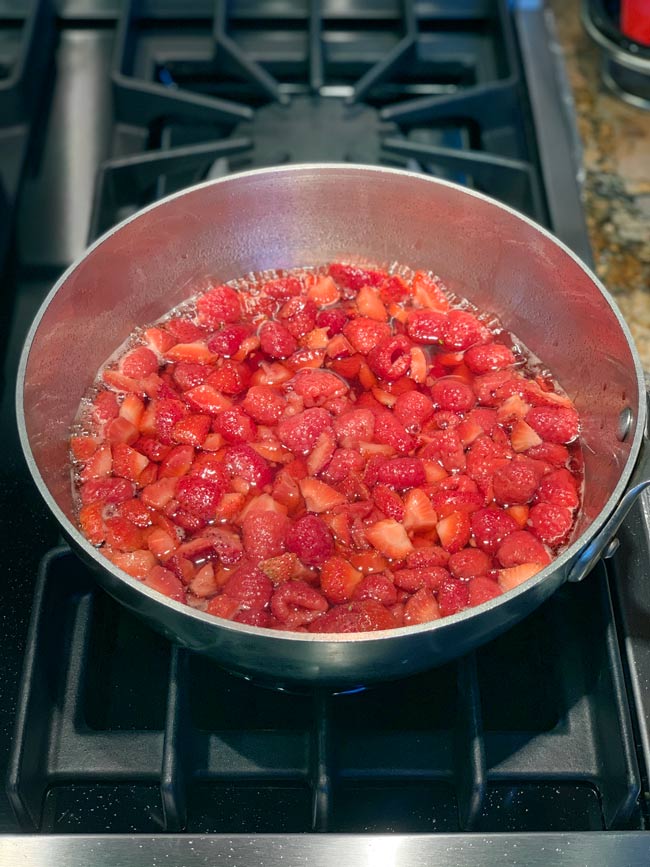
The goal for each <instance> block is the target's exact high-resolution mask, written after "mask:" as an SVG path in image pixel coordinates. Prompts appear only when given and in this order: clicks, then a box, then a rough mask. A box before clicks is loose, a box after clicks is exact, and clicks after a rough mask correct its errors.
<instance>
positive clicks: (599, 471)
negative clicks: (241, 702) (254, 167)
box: [17, 165, 649, 687]
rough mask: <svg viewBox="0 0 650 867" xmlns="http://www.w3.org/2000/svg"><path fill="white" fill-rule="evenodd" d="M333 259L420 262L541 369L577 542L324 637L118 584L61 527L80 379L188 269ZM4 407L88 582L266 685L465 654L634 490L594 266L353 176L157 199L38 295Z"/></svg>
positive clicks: (448, 197)
mask: <svg viewBox="0 0 650 867" xmlns="http://www.w3.org/2000/svg"><path fill="white" fill-rule="evenodd" d="M346 259H363V260H367V261H370V262H373V263H376V264H387V263H389V262H391V261H395V260H396V261H399V262H401V263H404V264H408V265H410V266H412V267H413V268H427V269H429V268H430V269H433V270H434V271H435V272H436V273H438V274H440V275H441V276H442V277H443V278H444V279H445V280H446V281H447V282H448V284H449V285H450V286H451V288H452V289H455V290H458V291H459V292H460V293H461V294H463V295H466V296H467V297H468V298H469V299H471V300H472V301H473V302H475V303H476V304H477V305H478V306H479V307H481V308H484V309H486V310H490V311H493V312H495V313H496V314H497V315H498V316H499V317H500V319H501V320H502V322H503V323H504V325H505V326H506V327H507V328H508V329H510V330H512V331H513V332H514V333H515V334H516V335H517V336H518V337H519V338H520V339H521V340H523V341H524V343H525V344H526V345H527V346H528V347H529V348H530V349H531V350H532V351H533V352H534V353H535V354H537V355H538V356H539V357H540V358H542V359H543V360H544V363H545V364H546V365H548V367H549V368H550V369H551V370H552V371H553V372H554V374H555V375H556V376H557V377H558V379H559V381H560V382H561V383H562V385H563V386H564V388H565V389H566V391H567V392H568V394H569V395H570V396H571V398H573V400H574V401H575V404H576V406H577V408H578V410H579V412H580V415H581V417H582V420H583V432H582V437H583V443H584V456H585V492H584V508H583V510H582V516H581V518H580V521H579V524H578V527H577V528H576V533H575V541H574V542H573V543H572V544H571V546H570V547H569V548H568V550H566V551H565V552H564V553H563V554H562V556H561V557H559V558H558V559H557V560H556V561H555V562H554V563H552V564H551V565H550V566H548V567H547V568H546V569H544V570H543V571H542V572H540V573H539V574H537V575H535V576H534V577H533V578H532V579H531V580H529V581H527V582H526V583H524V584H523V585H521V586H520V587H518V588H516V589H515V590H512V591H510V592H509V593H506V594H505V595H504V596H502V597H499V598H498V599H496V600H493V601H491V602H489V603H486V604H485V605H482V606H480V607H478V608H472V609H469V610H468V611H464V612H462V613H459V614H456V615H454V616H453V617H448V618H445V619H442V620H438V621H435V622H433V623H428V624H423V625H421V626H412V627H407V628H403V629H396V630H392V631H388V632H379V633H370V634H359V635H353V636H341V637H337V636H327V635H304V634H291V633H279V632H275V631H272V630H267V629H261V628H256V627H249V626H244V625H240V624H236V623H230V622H228V621H225V620H219V619H216V618H214V617H211V616H209V615H206V614H203V613H201V612H199V611H196V610H193V609H191V608H189V607H186V606H185V605H182V604H180V603H177V602H173V601H171V600H169V599H167V598H166V597H163V596H161V595H159V594H158V593H156V592H155V591H153V590H150V589H148V588H147V587H145V586H144V585H143V584H141V583H140V582H138V581H137V580H135V579H133V578H130V577H129V576H128V575H126V574H125V573H123V572H121V571H120V570H119V569H117V568H116V567H115V566H113V565H112V564H111V563H110V562H109V561H108V560H106V559H105V558H104V557H102V555H101V554H100V553H99V552H98V551H97V550H95V549H94V548H93V547H92V546H91V545H90V544H89V543H88V542H87V541H86V540H85V538H84V537H83V536H82V534H81V533H80V532H79V530H78V529H77V527H76V525H75V522H74V515H73V502H72V492H71V486H70V469H69V463H68V446H67V440H68V435H69V430H70V425H71V422H72V421H73V419H74V417H75V414H76V412H77V407H78V405H79V401H80V399H81V397H82V396H83V394H84V392H85V391H86V390H87V388H88V387H89V385H90V384H91V382H92V381H93V378H94V376H95V373H96V371H97V369H98V368H99V367H100V365H101V364H103V363H104V361H105V360H106V359H107V358H108V356H109V355H111V353H112V352H113V351H114V350H115V348H116V347H117V346H119V345H120V344H121V343H122V342H123V341H124V340H125V339H126V337H127V336H128V335H129V334H130V332H131V331H132V330H133V328H134V326H136V325H138V324H143V325H144V324H146V323H149V322H153V321H155V320H156V319H158V318H159V317H161V316H162V315H163V314H164V313H165V312H166V311H167V310H169V309H170V308H171V307H173V306H175V305H177V304H179V303H180V302H181V301H182V300H183V299H184V298H185V297H186V295H187V293H188V291H189V289H188V287H190V286H191V283H192V279H193V278H194V277H197V276H199V275H206V274H210V275H214V276H215V277H216V278H218V279H219V280H223V281H226V280H230V279H232V278H235V277H238V276H240V275H242V274H245V273H247V272H249V271H258V270H263V269H267V268H291V267H294V266H300V265H307V264H321V263H326V262H328V261H332V260H346ZM17 400H18V420H19V425H20V435H21V439H22V445H23V449H24V452H25V456H26V458H27V462H28V464H29V468H30V470H31V473H32V475H33V477H34V481H35V483H36V485H37V486H38V488H39V490H40V491H41V494H42V495H43V497H44V498H45V501H46V502H47V504H48V506H49V507H50V509H51V510H52V512H53V513H54V514H55V516H56V517H57V519H58V521H59V522H60V524H61V526H62V528H63V531H64V533H65V535H66V536H67V538H68V539H69V541H70V543H71V544H72V546H73V548H74V549H75V550H76V551H77V552H78V553H79V555H80V556H81V557H82V558H83V560H84V561H85V562H86V563H87V564H88V565H89V566H90V567H92V569H93V570H94V572H95V574H96V576H97V579H98V580H99V582H100V583H101V584H102V585H103V586H104V588H105V589H106V590H107V591H108V592H109V593H110V594H111V595H113V596H114V597H115V598H116V599H118V600H119V601H120V602H122V603H123V604H124V605H126V606H127V607H128V608H129V609H131V610H132V611H134V612H136V613H137V614H138V615H140V616H141V617H143V618H144V619H145V620H146V621H147V622H148V623H149V624H151V626H153V627H154V628H156V629H158V630H160V631H161V632H163V633H164V634H165V635H166V636H168V637H170V638H172V639H173V640H175V641H177V642H179V643H180V644H182V645H184V646H185V647H188V648H191V649H192V650H195V651H199V652H200V653H205V654H208V655H209V656H211V657H213V658H214V659H215V660H217V661H218V662H220V663H221V664H222V665H223V666H224V667H226V668H228V669H230V670H232V671H236V672H238V673H242V674H245V675H250V676H253V677H255V678H258V679H260V680H262V681H266V682H269V683H273V684H276V685H277V684H296V683H302V684H310V683H315V682H318V683H320V684H330V685H336V686H340V687H342V686H346V685H349V686H352V685H356V684H365V683H370V682H374V681H378V680H383V679H390V678H397V677H401V676H404V675H407V674H410V673H413V672H416V671H420V670H423V669H426V668H429V667H433V666H435V665H438V664H440V663H443V662H445V661H446V660H448V659H450V658H452V657H455V656H459V655H461V654H463V653H465V652H467V651H469V650H470V649H472V648H474V647H476V646H477V645H480V644H481V643H482V642H485V641H487V640H488V639H489V638H492V637H494V636H496V635H498V634H499V633H501V632H503V631H504V630H505V629H507V628H508V627H509V626H511V625H513V624H514V623H516V622H517V621H519V620H521V619H522V618H523V617H525V616H526V615H527V614H528V613H529V612H531V611H532V610H533V609H534V608H536V607H537V606H538V605H539V604H540V603H541V602H542V601H543V600H544V599H546V598H547V597H548V596H549V595H550V594H551V593H553V591H554V590H556V589H557V588H558V587H559V586H560V585H561V584H562V583H563V582H564V581H566V580H581V579H582V578H583V577H584V576H585V575H586V573H587V572H588V571H589V569H590V567H591V566H592V565H593V564H594V563H595V561H596V560H597V559H598V558H599V557H600V556H601V555H602V553H603V552H605V551H606V549H607V547H608V545H609V544H610V542H611V540H612V538H613V536H614V533H615V532H616V530H617V528H618V526H619V524H620V523H621V521H622V520H623V517H624V515H625V513H626V511H627V509H628V508H629V506H630V505H631V503H632V502H633V500H634V497H635V496H636V494H638V492H639V491H640V490H641V489H642V488H643V487H645V486H646V485H647V484H648V482H647V481H645V479H646V478H647V477H648V475H649V473H648V457H647V455H648V450H647V449H644V448H642V447H643V446H644V443H645V439H644V430H645V423H646V396H645V388H644V380H643V372H642V369H641V365H640V362H639V358H638V355H637V353H636V350H635V348H634V345H633V343H632V339H631V337H630V333H629V331H628V329H627V327H626V325H625V323H624V321H623V319H622V317H621V315H620V313H619V311H618V310H617V309H616V307H615V306H614V304H613V302H612V300H611V298H610V297H609V295H608V294H607V292H606V290H605V289H604V288H603V286H602V285H601V284H600V283H599V281H598V279H597V278H596V277H595V276H594V274H592V273H591V271H590V270H589V269H588V268H587V267H585V265H584V264H582V263H581V262H580V261H579V260H578V259H577V258H576V257H575V256H574V255H573V253H571V251H570V250H568V249H567V248H566V247H565V246H563V245H562V244H561V243H560V242H559V241H557V240H556V239H555V238H554V237H552V236H551V235H550V234H549V233H548V232H546V231H545V230H544V229H542V228H540V227H539V226H537V225H536V224H534V223H532V222H531V221H530V220H528V219H527V218H525V217H523V216H521V215H520V214H518V213H516V212H515V211H513V210H511V209H510V208H507V207H505V206H504V205H501V204H499V203H497V202H495V201H493V200H491V199H489V198H486V197H485V196H482V195H479V194H477V193H474V192H472V191H470V190H467V189H464V188H462V187H458V186H455V185H454V184H449V183H445V182H443V181H439V180H434V179H432V178H427V177H424V176H422V175H416V174H411V173H408V172H401V171H393V170H387V169H380V168H370V167H365V166H349V165H347V166H338V165H303V166H292V167H287V168H273V169H268V170H263V171H255V172H247V173H244V174H239V175H231V176H229V177H227V178H224V179H223V180H219V181H214V182H209V183H205V184H201V185H199V186H196V187H192V188H191V189H188V190H185V191H183V192H181V193H179V194H177V195H173V196H170V197H169V198H167V199H164V200H162V201H161V202H158V203H157V204H155V205H153V206H152V207H149V208H146V209H145V210H144V211H142V212H140V213H139V214H136V215H135V216H134V217H132V218H130V219H129V220H126V221H125V222H123V223H121V224H120V225H119V226H117V227H116V228H114V229H112V230H111V231H110V232H108V233H107V234H106V235H104V237H103V238H101V239H100V240H99V241H97V242H96V243H95V244H94V245H93V246H92V247H91V248H90V249H89V250H88V251H87V253H86V254H85V255H84V256H83V257H82V258H81V259H80V260H79V261H78V262H76V263H75V264H74V265H72V266H71V267H70V268H69V269H68V271H67V272H66V273H65V274H64V275H63V277H61V279H60V280H59V281H58V283H57V284H56V286H55V287H54V288H53V289H52V291H51V292H50V294H49V295H48V297H47V298H46V299H45V302H44V303H43V306H42V307H41V309H40V311H39V313H38V315H37V317H36V319H35V321H34V324H33V325H32V328H31V330H30V332H29V335H28V338H27V341H26V344H25V348H24V351H23V355H22V359H21V364H20V371H19V376H18V387H17ZM640 454H641V457H640ZM635 465H636V469H635ZM633 471H634V475H633Z"/></svg>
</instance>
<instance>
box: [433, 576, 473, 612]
mask: <svg viewBox="0 0 650 867" xmlns="http://www.w3.org/2000/svg"><path fill="white" fill-rule="evenodd" d="M437 598H438V606H439V608H440V614H441V616H442V617H449V616H450V615H452V614H457V613H458V612H459V611H463V610H464V609H465V608H467V606H468V605H469V584H468V582H467V581H458V580H457V579H456V578H449V579H448V580H447V581H444V582H443V583H442V584H441V585H440V587H439V589H438V594H437Z"/></svg>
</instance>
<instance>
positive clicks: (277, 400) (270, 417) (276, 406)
mask: <svg viewBox="0 0 650 867" xmlns="http://www.w3.org/2000/svg"><path fill="white" fill-rule="evenodd" d="M286 405H287V403H286V400H285V399H284V397H283V396H282V395H281V394H280V392H279V391H278V390H277V389H276V388H273V387H272V386H270V385H253V386H251V387H250V388H249V389H248V391H247V393H246V397H245V398H244V400H243V401H242V404H241V407H242V409H243V410H245V412H247V413H248V415H249V416H250V417H251V418H252V419H253V420H254V421H256V422H257V423H258V424H265V425H273V424H275V423H276V422H277V421H278V419H279V418H280V416H281V415H282V413H283V411H284V408H285V407H286Z"/></svg>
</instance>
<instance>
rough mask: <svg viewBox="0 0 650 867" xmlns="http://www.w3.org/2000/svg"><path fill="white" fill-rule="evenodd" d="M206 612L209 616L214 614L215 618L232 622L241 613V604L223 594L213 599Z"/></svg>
mask: <svg viewBox="0 0 650 867" xmlns="http://www.w3.org/2000/svg"><path fill="white" fill-rule="evenodd" d="M205 610H206V613H207V614H212V616H213V617H221V618H223V619H224V620H232V619H233V617H234V616H235V614H237V612H238V611H239V602H237V600H236V599H232V598H231V597H230V596H226V595H225V594H223V593H222V594H221V595H220V596H215V597H214V598H213V599H211V600H210V602H209V603H208V607H207V608H206V609H205Z"/></svg>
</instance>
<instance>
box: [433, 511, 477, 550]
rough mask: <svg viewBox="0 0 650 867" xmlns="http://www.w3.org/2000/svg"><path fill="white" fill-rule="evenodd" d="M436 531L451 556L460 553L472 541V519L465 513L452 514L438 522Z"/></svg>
mask: <svg viewBox="0 0 650 867" xmlns="http://www.w3.org/2000/svg"><path fill="white" fill-rule="evenodd" d="M436 530H437V532H438V537H439V539H440V544H441V545H442V547H443V548H444V549H445V551H448V552H449V553H450V554H453V553H455V552H456V551H460V549H461V548H464V547H465V545H467V543H468V542H469V539H470V519H469V516H468V515H467V514H466V513H465V512H452V513H451V514H450V515H447V517H446V518H443V519H442V520H441V521H438V523H437V524H436Z"/></svg>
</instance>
